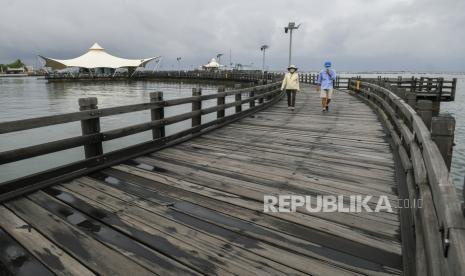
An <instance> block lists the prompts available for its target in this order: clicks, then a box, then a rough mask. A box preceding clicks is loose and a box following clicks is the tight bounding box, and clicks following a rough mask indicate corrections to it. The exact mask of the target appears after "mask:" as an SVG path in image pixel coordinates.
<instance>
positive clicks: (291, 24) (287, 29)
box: [284, 22, 300, 65]
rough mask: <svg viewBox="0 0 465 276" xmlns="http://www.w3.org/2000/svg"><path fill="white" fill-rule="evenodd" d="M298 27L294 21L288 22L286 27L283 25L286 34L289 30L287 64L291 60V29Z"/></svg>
mask: <svg viewBox="0 0 465 276" xmlns="http://www.w3.org/2000/svg"><path fill="white" fill-rule="evenodd" d="M299 27H300V24H299V25H297V26H296V25H295V22H289V24H288V25H287V27H284V32H285V33H286V34H287V32H289V65H291V61H292V31H293V30H297V29H298V28H299Z"/></svg>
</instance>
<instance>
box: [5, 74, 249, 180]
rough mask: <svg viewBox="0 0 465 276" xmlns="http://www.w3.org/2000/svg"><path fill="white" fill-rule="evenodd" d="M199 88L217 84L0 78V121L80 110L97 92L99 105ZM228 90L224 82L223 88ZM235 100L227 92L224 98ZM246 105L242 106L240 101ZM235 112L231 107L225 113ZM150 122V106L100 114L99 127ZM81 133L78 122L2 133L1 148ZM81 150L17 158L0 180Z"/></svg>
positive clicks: (114, 143)
mask: <svg viewBox="0 0 465 276" xmlns="http://www.w3.org/2000/svg"><path fill="white" fill-rule="evenodd" d="M194 87H201V88H202V93H203V94H204V95H206V94H212V93H216V92H217V90H218V86H216V85H209V84H195V83H189V84H187V83H186V84H183V83H175V82H174V83H173V82H167V83H164V82H150V81H135V82H105V83H103V82H69V83H47V81H46V80H44V79H37V78H32V77H30V78H0V99H1V101H0V110H1V112H0V122H3V121H12V120H18V119H26V118H33V117H39V116H47V115H53V114H61V113H67V112H74V111H78V110H79V106H78V99H79V98H82V97H97V98H98V106H99V108H104V107H113V106H121V105H128V104H136V103H144V102H149V101H150V99H149V94H150V92H155V91H163V94H164V99H166V100H168V99H175V98H184V97H189V96H191V95H192V88H194ZM227 89H228V87H227ZM230 101H233V98H232V97H228V98H227V99H226V102H230ZM215 104H216V100H209V101H204V102H203V107H210V106H213V105H215ZM244 109H245V106H244ZM189 111H191V105H190V104H185V105H178V106H173V107H167V108H165V116H166V117H169V116H173V115H176V114H181V113H184V112H189ZM231 113H233V110H232V109H231V108H230V109H228V110H226V114H231ZM215 118H216V113H211V114H208V115H204V116H202V121H203V122H208V121H210V120H213V119H215ZM148 121H150V111H149V110H145V111H139V112H133V113H128V114H122V115H117V116H110V117H103V118H101V119H100V122H101V129H102V131H106V130H112V129H116V128H120V127H125V126H129V125H133V124H137V123H144V122H148ZM190 124H191V122H190V120H186V121H182V122H179V123H176V124H172V125H170V126H167V127H166V134H167V135H169V134H172V133H175V132H177V131H180V130H183V129H187V128H189V127H190ZM79 135H81V126H80V122H73V123H67V124H62V125H57V126H49V127H43V128H38V129H32V130H26V131H20V132H14V133H8V134H2V135H0V151H7V150H12V149H16V148H21V147H25V146H31V145H35V144H40V143H45V142H49V141H53V140H59V139H64V138H70V137H75V136H79ZM151 135H152V134H151V132H150V131H146V132H142V133H138V134H135V135H131V136H127V137H123V138H119V139H115V140H111V141H107V142H104V143H103V150H104V152H109V151H112V150H115V149H119V148H123V147H126V146H128V145H134V144H138V143H141V142H145V141H149V140H150V139H151ZM83 158H84V154H83V150H82V147H81V148H75V149H70V150H65V151H61V152H57V153H53V154H49V155H45V156H41V157H36V158H31V159H28V160H23V161H18V162H14V163H9V164H5V165H1V166H0V182H2V181H6V180H10V179H14V178H17V177H19V176H24V175H27V174H31V173H34V172H39V171H42V170H45V169H48V168H53V167H56V166H59V165H63V164H66V163H70V162H73V161H77V160H81V159H83Z"/></svg>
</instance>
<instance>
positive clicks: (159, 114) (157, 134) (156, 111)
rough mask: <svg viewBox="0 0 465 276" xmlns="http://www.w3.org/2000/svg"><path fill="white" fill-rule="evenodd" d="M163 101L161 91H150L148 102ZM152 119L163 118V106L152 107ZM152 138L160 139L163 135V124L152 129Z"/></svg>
mask: <svg viewBox="0 0 465 276" xmlns="http://www.w3.org/2000/svg"><path fill="white" fill-rule="evenodd" d="M162 101H163V92H161V91H157V92H152V93H150V102H151V103H155V102H162ZM150 114H151V119H152V121H157V120H161V119H163V118H165V108H164V107H163V106H161V107H157V108H153V109H151V110H150ZM152 137H153V139H154V140H155V139H160V138H163V137H165V126H159V127H155V128H153V129H152Z"/></svg>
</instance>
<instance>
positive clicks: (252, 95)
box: [249, 88, 255, 108]
mask: <svg viewBox="0 0 465 276" xmlns="http://www.w3.org/2000/svg"><path fill="white" fill-rule="evenodd" d="M252 97H255V88H252V91H250V93H249V98H252ZM254 107H255V99H253V100H251V101H250V102H249V108H254Z"/></svg>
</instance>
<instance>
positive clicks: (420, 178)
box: [349, 79, 465, 275]
mask: <svg viewBox="0 0 465 276" xmlns="http://www.w3.org/2000/svg"><path fill="white" fill-rule="evenodd" d="M357 81H358V82H359V84H358V85H356V82H357ZM349 88H350V90H351V91H352V92H351V93H353V94H356V95H358V96H360V97H362V98H363V99H364V100H365V101H367V102H368V103H369V104H370V105H371V106H373V107H374V108H375V109H376V110H377V111H378V113H379V114H380V118H381V119H382V120H383V121H384V123H385V124H386V127H387V129H389V130H390V133H391V137H392V140H393V144H394V146H393V147H394V149H395V150H396V151H397V153H398V155H399V158H400V161H401V163H402V166H403V168H404V171H405V177H406V179H407V181H406V183H407V184H406V185H407V187H405V188H406V190H407V191H408V195H407V196H408V198H409V199H411V200H414V199H422V200H423V206H422V208H419V207H417V208H413V209H412V210H411V214H410V215H411V216H412V217H413V223H412V227H413V229H415V237H413V239H414V240H415V239H416V244H417V248H416V249H417V250H416V251H417V252H416V254H417V256H416V257H417V258H419V259H421V258H422V256H423V257H424V258H426V261H427V262H426V265H427V268H428V269H427V270H428V273H429V275H460V274H461V273H463V271H465V218H464V214H463V212H462V208H461V204H460V201H459V200H458V196H457V194H456V190H455V187H454V185H453V183H452V181H451V178H450V176H449V171H448V168H447V166H446V163H445V161H444V159H443V155H442V154H441V152H440V151H439V148H438V146H437V145H436V143H435V142H434V141H433V140H432V136H431V132H430V130H429V128H428V126H427V125H425V123H424V121H423V119H422V118H421V117H420V116H419V114H418V113H417V112H416V111H415V110H414V109H413V108H412V107H411V106H410V105H409V104H407V103H406V102H405V101H404V99H403V98H402V97H400V96H399V95H401V96H402V95H403V96H404V98H406V97H405V95H406V94H405V91H404V90H401V89H399V88H398V87H396V86H394V85H391V84H390V83H389V82H385V81H382V80H379V81H373V80H362V81H360V80H356V79H351V80H350V81H349ZM357 88H358V89H357ZM396 94H398V95H396ZM404 227H405V226H404ZM406 229H408V227H407V228H406ZM421 266H425V264H424V263H421V262H420V263H419V264H417V267H416V269H417V271H422V270H423V269H424V267H421Z"/></svg>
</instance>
